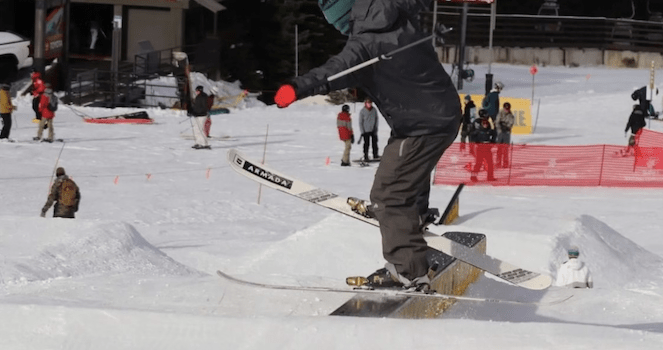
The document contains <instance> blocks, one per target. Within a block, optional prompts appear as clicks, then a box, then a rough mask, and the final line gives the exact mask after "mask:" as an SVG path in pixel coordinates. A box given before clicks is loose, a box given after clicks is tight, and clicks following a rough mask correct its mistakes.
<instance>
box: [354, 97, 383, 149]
mask: <svg viewBox="0 0 663 350" xmlns="http://www.w3.org/2000/svg"><path fill="white" fill-rule="evenodd" d="M359 132H361V139H359V141H357V143H359V142H361V141H362V140H363V141H364V160H365V161H368V145H369V143H370V144H371V146H372V148H373V159H379V158H380V156H379V155H378V112H377V110H376V109H375V108H373V101H371V99H370V98H367V99H366V100H364V108H362V109H361V111H360V112H359Z"/></svg>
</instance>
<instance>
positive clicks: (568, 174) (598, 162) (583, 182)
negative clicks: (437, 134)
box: [433, 130, 663, 187]
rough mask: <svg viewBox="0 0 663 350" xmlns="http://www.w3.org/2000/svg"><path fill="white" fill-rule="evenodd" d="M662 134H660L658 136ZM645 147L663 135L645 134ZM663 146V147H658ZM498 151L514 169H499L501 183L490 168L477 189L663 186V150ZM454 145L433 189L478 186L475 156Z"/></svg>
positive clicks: (523, 147) (529, 148)
mask: <svg viewBox="0 0 663 350" xmlns="http://www.w3.org/2000/svg"><path fill="white" fill-rule="evenodd" d="M656 134H658V135H656ZM641 137H642V138H641V140H640V142H642V141H643V140H646V142H645V143H646V144H649V142H650V141H651V140H653V141H652V142H654V141H655V137H661V141H663V134H660V133H655V132H652V131H649V130H648V131H647V132H644V133H643V134H642V136H641ZM658 144H659V145H662V144H663V142H660V143H658ZM498 147H504V150H505V151H506V152H508V154H509V160H510V162H509V164H508V165H509V166H508V167H506V168H495V169H494V174H495V178H496V179H497V180H496V181H490V182H488V181H487V171H486V165H485V164H484V165H483V167H482V169H481V170H480V171H479V173H478V175H477V178H478V181H477V182H474V183H477V184H491V185H497V186H615V187H663V148H662V147H642V146H639V147H632V148H626V147H624V146H614V145H590V146H542V145H537V146H534V145H512V146H509V145H492V154H493V159H494V160H495V159H496V154H497V149H498ZM469 149H470V147H469V144H468V145H467V147H466V148H465V150H464V151H461V150H460V144H459V143H455V144H453V145H451V147H449V149H447V151H446V152H445V153H444V155H443V156H442V158H441V159H440V162H439V163H438V165H437V167H436V170H435V175H434V179H433V184H436V185H437V184H445V185H457V184H459V183H465V184H468V185H471V184H473V182H471V180H470V176H471V169H472V167H473V166H474V164H475V162H476V161H475V157H474V156H473V155H472V154H470V152H469Z"/></svg>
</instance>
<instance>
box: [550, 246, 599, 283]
mask: <svg viewBox="0 0 663 350" xmlns="http://www.w3.org/2000/svg"><path fill="white" fill-rule="evenodd" d="M568 254H569V260H568V261H567V262H565V263H564V264H562V266H560V267H559V271H557V281H556V283H555V285H557V286H559V287H567V288H592V287H593V286H594V282H593V281H592V276H591V274H590V273H589V268H587V265H585V264H584V263H583V262H582V261H580V260H578V256H580V251H579V250H578V248H576V247H572V248H570V249H569V250H568Z"/></svg>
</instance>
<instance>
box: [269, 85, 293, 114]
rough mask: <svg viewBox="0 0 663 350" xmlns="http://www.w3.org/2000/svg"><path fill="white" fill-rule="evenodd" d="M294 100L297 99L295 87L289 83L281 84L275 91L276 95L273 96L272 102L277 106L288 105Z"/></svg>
mask: <svg viewBox="0 0 663 350" xmlns="http://www.w3.org/2000/svg"><path fill="white" fill-rule="evenodd" d="M295 101H297V93H296V92H295V87H294V86H292V85H289V84H286V85H281V87H280V88H279V90H278V91H276V95H275V96H274V103H276V105H277V106H279V108H285V107H288V106H290V104H292V103H293V102H295Z"/></svg>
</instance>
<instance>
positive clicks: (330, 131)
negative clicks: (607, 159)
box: [0, 65, 663, 350]
mask: <svg viewBox="0 0 663 350" xmlns="http://www.w3.org/2000/svg"><path fill="white" fill-rule="evenodd" d="M473 68H475V70H476V75H477V77H482V76H483V75H484V74H485V72H486V67H485V66H479V67H473ZM528 68H529V67H525V66H523V67H520V66H505V65H493V68H492V73H493V74H495V79H496V80H501V81H503V82H504V84H505V85H506V88H505V90H504V92H503V93H502V96H503V98H505V99H507V98H508V97H521V98H529V97H530V96H531V81H532V80H531V76H530V75H529V73H528ZM657 73H658V74H659V76H660V73H661V71H657ZM648 79H649V72H648V71H647V70H634V69H623V70H615V69H605V68H563V67H540V71H539V74H537V76H536V82H537V87H536V96H535V98H536V99H537V100H538V99H539V98H540V99H541V107H540V111H539V117H538V122H537V123H538V124H537V129H536V132H535V133H534V134H532V135H514V136H513V141H514V142H516V143H523V142H526V143H530V144H550V145H575V144H601V143H607V144H618V145H625V144H626V141H627V139H626V138H625V137H624V133H623V130H624V126H625V124H626V121H627V118H628V115H629V113H630V110H631V105H632V104H633V101H632V100H631V99H630V94H631V92H632V91H633V90H634V89H635V88H638V87H640V86H643V85H644V84H646V83H647V82H648ZM203 82H204V81H203ZM209 84H210V87H211V83H209ZM659 85H660V84H659ZM465 86H466V89H465V91H463V92H464V93H481V92H482V90H483V80H482V79H477V80H475V81H474V82H472V83H466V84H465ZM316 101H317V102H316ZM316 101H314V100H310V101H306V102H303V103H297V104H294V105H293V106H291V107H290V108H287V109H278V108H276V107H273V106H269V107H266V106H261V105H259V104H256V105H250V104H249V105H244V106H242V107H241V108H239V109H232V110H231V113H230V114H223V115H214V116H212V120H213V125H212V132H211V134H212V135H215V136H229V137H226V138H218V139H213V140H212V141H211V145H212V150H211V151H210V150H193V149H191V146H192V145H193V142H192V141H191V140H187V139H185V138H184V137H183V135H187V134H189V133H190V127H191V126H190V123H189V120H188V119H187V117H186V116H185V114H184V113H182V112H179V111H174V110H161V109H149V110H147V112H148V114H149V115H150V117H152V118H154V119H155V124H153V125H94V124H86V123H84V122H82V120H81V115H88V116H92V117H98V116H108V115H114V114H121V113H126V112H128V111H133V110H131V109H120V108H118V109H115V110H106V109H97V108H75V109H70V108H68V107H67V106H65V105H61V107H60V109H59V111H58V112H57V116H56V119H55V133H56V137H58V138H63V139H64V140H65V141H66V142H65V144H61V143H53V144H46V143H33V142H32V141H31V139H32V137H33V136H35V134H36V124H33V123H31V122H30V120H31V119H32V110H31V106H30V100H29V98H28V97H24V98H21V99H19V100H18V101H17V103H18V106H19V110H18V111H17V112H15V113H14V118H15V123H14V128H13V129H12V132H11V135H10V137H12V138H13V139H16V140H17V142H15V143H8V142H0V154H1V155H2V157H1V158H0V159H1V160H0V188H1V189H0V203H1V204H0V316H1V317H0V349H3V350H5V349H12V350H13V349H21V350H24V349H95V350H96V349H159V350H161V349H193V348H195V349H226V348H227V349H230V348H241V349H261V350H262V349H308V348H311V347H312V346H313V347H316V348H320V349H354V348H368V347H370V348H380V349H398V348H412V347H415V348H441V347H444V348H452V347H453V348H458V349H487V348H488V349H514V348H515V349H517V348H522V349H560V348H570V349H589V348H603V349H638V350H639V349H659V348H661V347H663V316H662V315H663V278H662V277H661V276H662V272H663V271H662V270H663V258H662V256H663V238H661V229H660V223H659V222H660V219H659V216H660V208H661V195H662V194H663V190H661V189H638V188H628V189H622V188H568V187H567V188H554V187H513V188H511V187H491V186H472V187H468V188H466V189H465V190H464V191H463V194H462V195H461V199H460V202H461V208H460V218H459V220H458V221H457V222H456V223H455V224H454V225H452V226H450V227H448V230H466V231H472V232H479V233H484V234H486V235H487V243H488V252H489V253H490V254H492V255H495V256H497V257H499V258H501V259H504V260H507V261H511V262H513V263H515V264H518V265H522V266H523V267H526V268H529V269H532V270H535V271H541V272H545V273H550V274H551V275H553V276H554V275H555V274H556V269H557V267H558V266H559V264H560V263H562V262H563V261H564V260H565V249H566V248H568V247H569V246H570V245H576V246H578V247H579V248H580V250H581V256H580V258H581V259H582V260H583V261H584V262H585V263H586V264H587V265H588V266H589V268H590V269H591V271H592V273H593V275H594V283H595V286H596V288H594V289H591V290H566V289H563V288H559V287H551V288H549V289H548V290H546V291H541V292H533V291H528V290H523V289H520V288H517V287H513V286H511V285H507V284H505V283H502V282H500V281H498V280H495V279H493V278H491V277H490V276H482V277H481V278H480V279H479V281H478V282H477V283H476V284H474V285H472V286H471V287H470V289H469V290H468V295H473V296H483V297H492V298H504V299H512V300H531V301H535V300H542V299H552V298H557V297H564V296H568V295H570V294H573V297H572V298H571V299H570V300H568V301H566V302H564V303H562V304H558V305H551V306H542V307H539V308H536V307H533V306H514V305H495V304H482V303H473V302H460V303H457V304H456V305H454V306H453V307H452V308H451V309H450V311H449V312H448V313H446V314H445V315H444V316H443V317H442V318H440V319H437V320H395V319H364V318H350V317H329V316H326V315H328V314H329V313H330V312H332V311H333V310H334V309H335V308H337V307H338V306H340V305H341V304H343V303H344V302H345V300H347V299H348V298H349V296H348V295H337V294H328V293H327V294H325V293H304V292H294V291H268V290H259V289H252V288H247V287H243V286H238V285H233V284H230V283H228V282H226V281H223V280H221V279H219V278H218V277H216V276H215V275H214V271H215V270H217V269H223V270H224V271H226V272H228V273H231V274H233V275H236V276H239V277H242V278H246V279H249V280H255V281H261V282H273V283H291V284H296V285H331V286H342V285H343V283H344V278H345V277H346V276H348V275H360V274H368V273H371V272H372V271H374V270H375V269H377V268H379V267H381V266H382V265H383V264H384V260H383V259H382V256H381V248H380V234H379V231H378V230H377V229H376V228H374V227H370V226H368V225H365V224H363V223H361V222H358V221H355V220H352V219H349V218H345V217H343V216H341V215H339V214H334V213H331V212H330V211H327V210H324V209H322V208H319V207H317V206H314V205H309V204H307V203H303V202H302V201H300V200H298V199H295V198H290V197H288V196H286V195H283V194H281V193H277V192H275V191H270V190H269V189H267V188H262V189H260V188H259V187H258V186H257V185H256V184H255V183H253V182H252V181H250V180H247V179H245V178H243V177H241V176H238V175H236V174H234V173H233V172H232V171H231V170H230V169H229V167H228V166H227V165H226V160H225V159H226V155H225V153H226V150H227V149H229V148H238V149H240V150H241V151H242V152H244V153H246V154H248V155H250V156H252V157H255V158H258V159H261V158H262V157H263V152H265V153H264V154H265V159H266V162H267V163H269V164H270V165H271V166H273V167H275V168H277V169H280V170H281V171H283V172H286V173H288V174H292V175H293V176H295V177H297V178H301V179H305V180H306V181H307V182H311V183H314V184H317V185H320V186H321V187H324V188H328V189H330V190H333V191H335V192H337V193H339V194H342V195H352V196H358V197H364V198H366V197H368V192H369V190H370V186H371V182H372V179H373V175H374V171H375V166H371V167H366V168H360V167H350V168H341V167H340V166H339V163H340V156H341V153H342V143H341V142H340V141H338V134H337V130H336V120H335V119H336V114H337V113H338V112H339V110H340V107H339V106H330V105H327V104H325V103H323V102H320V100H319V99H318V100H316ZM535 106H536V104H535ZM654 106H655V107H656V108H657V110H658V109H660V108H661V101H660V97H657V100H656V101H655V102H654ZM360 108H361V104H359V103H357V104H352V105H351V111H352V112H353V117H355V118H357V116H358V114H359V109H360ZM535 113H536V109H535ZM354 123H355V125H356V123H357V120H356V119H355V121H354ZM650 127H651V128H652V129H653V130H656V131H663V123H661V122H656V121H654V122H651V125H650ZM379 137H380V140H379V143H380V145H381V146H384V145H385V143H386V142H387V140H388V137H389V130H388V127H387V125H386V123H384V122H381V124H380V134H379ZM265 140H266V141H267V144H266V146H265ZM63 146H64V149H62V147H63ZM360 148H361V146H354V147H353V150H352V157H353V158H358V157H359V156H360V154H361V151H360ZM60 151H62V155H61V156H60V158H59V162H58V165H59V166H63V167H65V169H66V170H67V173H68V174H69V175H70V176H72V177H73V179H74V180H75V181H76V182H77V183H78V185H79V187H80V188H81V192H82V202H81V209H80V211H79V212H78V213H77V219H76V220H66V219H53V218H50V217H49V218H45V219H43V218H39V217H38V215H39V211H40V209H41V207H42V206H43V204H44V202H45V200H46V195H47V191H48V189H49V181H50V179H51V174H52V172H53V169H54V167H55V161H56V158H57V157H58V154H59V153H60ZM327 159H330V164H327ZM454 190H455V188H453V187H452V186H436V187H434V188H433V189H432V192H431V204H432V205H435V206H439V207H443V206H444V205H445V204H446V201H447V200H448V198H449V197H450V196H451V195H452V193H453V191H454ZM50 215H51V212H49V214H48V216H50Z"/></svg>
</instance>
